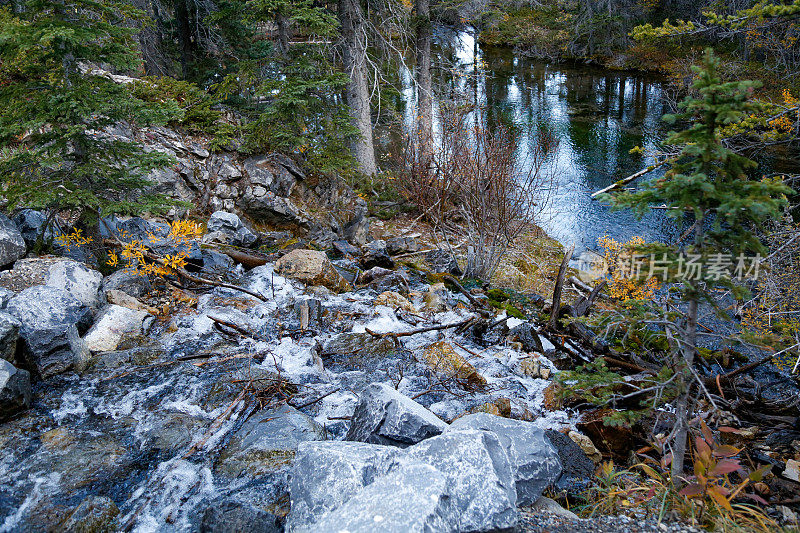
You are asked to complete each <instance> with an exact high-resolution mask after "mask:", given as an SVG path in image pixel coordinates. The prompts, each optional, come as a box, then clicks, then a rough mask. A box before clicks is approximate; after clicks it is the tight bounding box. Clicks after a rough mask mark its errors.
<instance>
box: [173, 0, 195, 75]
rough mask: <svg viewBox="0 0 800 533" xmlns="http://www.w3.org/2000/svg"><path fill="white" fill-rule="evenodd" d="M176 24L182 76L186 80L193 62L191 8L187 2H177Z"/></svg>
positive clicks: (179, 0) (184, 0)
mask: <svg viewBox="0 0 800 533" xmlns="http://www.w3.org/2000/svg"><path fill="white" fill-rule="evenodd" d="M175 24H176V26H177V30H178V45H179V47H180V58H181V76H182V77H183V79H186V78H187V77H188V75H189V66H190V64H191V62H192V28H191V24H190V22H189V7H188V6H187V5H186V0H177V2H175Z"/></svg>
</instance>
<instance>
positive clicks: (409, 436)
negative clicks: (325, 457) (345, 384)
mask: <svg viewBox="0 0 800 533" xmlns="http://www.w3.org/2000/svg"><path fill="white" fill-rule="evenodd" d="M445 429H447V424H446V423H445V422H443V421H442V420H440V419H439V417H437V416H436V415H434V414H433V413H431V412H430V411H428V410H427V409H425V408H424V407H423V406H422V405H420V404H418V403H417V402H415V401H414V400H412V399H411V398H409V397H407V396H405V395H403V394H401V393H399V392H397V391H396V390H395V389H393V388H391V387H389V386H388V385H385V384H383V383H372V384H371V385H369V386H368V387H367V388H365V389H364V390H363V391H362V392H361V396H360V397H359V400H358V404H357V405H356V409H355V412H354V413H353V417H352V419H351V422H350V430H349V431H348V432H347V437H345V439H346V440H351V441H359V442H370V443H373V444H384V445H389V446H399V447H402V448H404V447H406V446H410V445H412V444H416V443H418V442H420V441H422V440H425V439H427V438H430V437H434V436H436V435H439V434H440V433H441V432H442V431H444V430H445Z"/></svg>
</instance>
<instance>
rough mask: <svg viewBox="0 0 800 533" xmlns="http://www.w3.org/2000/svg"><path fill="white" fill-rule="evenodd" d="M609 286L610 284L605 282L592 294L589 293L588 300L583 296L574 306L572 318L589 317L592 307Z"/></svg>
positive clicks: (593, 290)
mask: <svg viewBox="0 0 800 533" xmlns="http://www.w3.org/2000/svg"><path fill="white" fill-rule="evenodd" d="M607 284H608V282H607V281H606V280H603V281H602V282H600V283H599V284H598V285H597V286H596V287H595V288H594V289H592V292H590V293H589V296H587V297H586V298H584V297H583V296H581V298H580V299H579V300H578V302H577V303H576V304H575V305H573V306H572V316H574V317H579V316H586V315H588V314H589V310H590V309H591V308H592V305H593V304H594V301H595V300H596V299H597V297H598V295H599V294H600V291H602V290H603V289H604V288H605V286H606V285H607Z"/></svg>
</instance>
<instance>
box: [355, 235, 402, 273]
mask: <svg viewBox="0 0 800 533" xmlns="http://www.w3.org/2000/svg"><path fill="white" fill-rule="evenodd" d="M361 254H362V255H361V266H362V267H363V268H364V269H365V270H366V269H370V268H372V267H376V266H378V267H382V268H394V260H393V259H392V258H391V257H389V252H387V251H386V241H384V240H381V239H376V240H374V241H372V242H368V243H367V244H365V245H364V246H362V247H361Z"/></svg>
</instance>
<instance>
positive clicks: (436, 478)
mask: <svg viewBox="0 0 800 533" xmlns="http://www.w3.org/2000/svg"><path fill="white" fill-rule="evenodd" d="M447 483H448V480H447V477H445V476H444V475H443V474H442V473H441V472H439V471H438V470H436V469H435V468H434V467H432V466H430V465H424V464H409V465H404V466H401V467H400V468H398V469H396V470H394V471H392V472H390V473H389V474H387V475H386V476H384V477H382V478H379V479H378V480H377V481H375V482H374V483H373V484H371V485H369V486H368V487H366V488H365V489H363V490H361V491H360V492H359V493H358V494H356V495H355V496H353V497H352V498H350V500H348V501H347V502H346V503H345V504H344V505H342V506H341V507H339V508H337V509H335V510H333V511H331V512H329V513H327V514H326V515H325V516H323V517H322V518H321V519H320V520H319V521H318V522H317V523H316V524H314V525H313V527H308V528H302V527H301V528H297V529H295V530H294V531H296V532H300V531H315V532H320V533H323V532H330V533H339V532H341V531H349V532H351V533H356V532H362V531H363V532H371V531H382V532H392V533H406V532H409V533H416V532H419V533H422V532H431V531H437V532H438V531H442V532H445V531H456V529H455V522H454V521H453V518H454V515H453V510H452V502H451V499H450V497H449V494H448V485H447Z"/></svg>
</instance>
